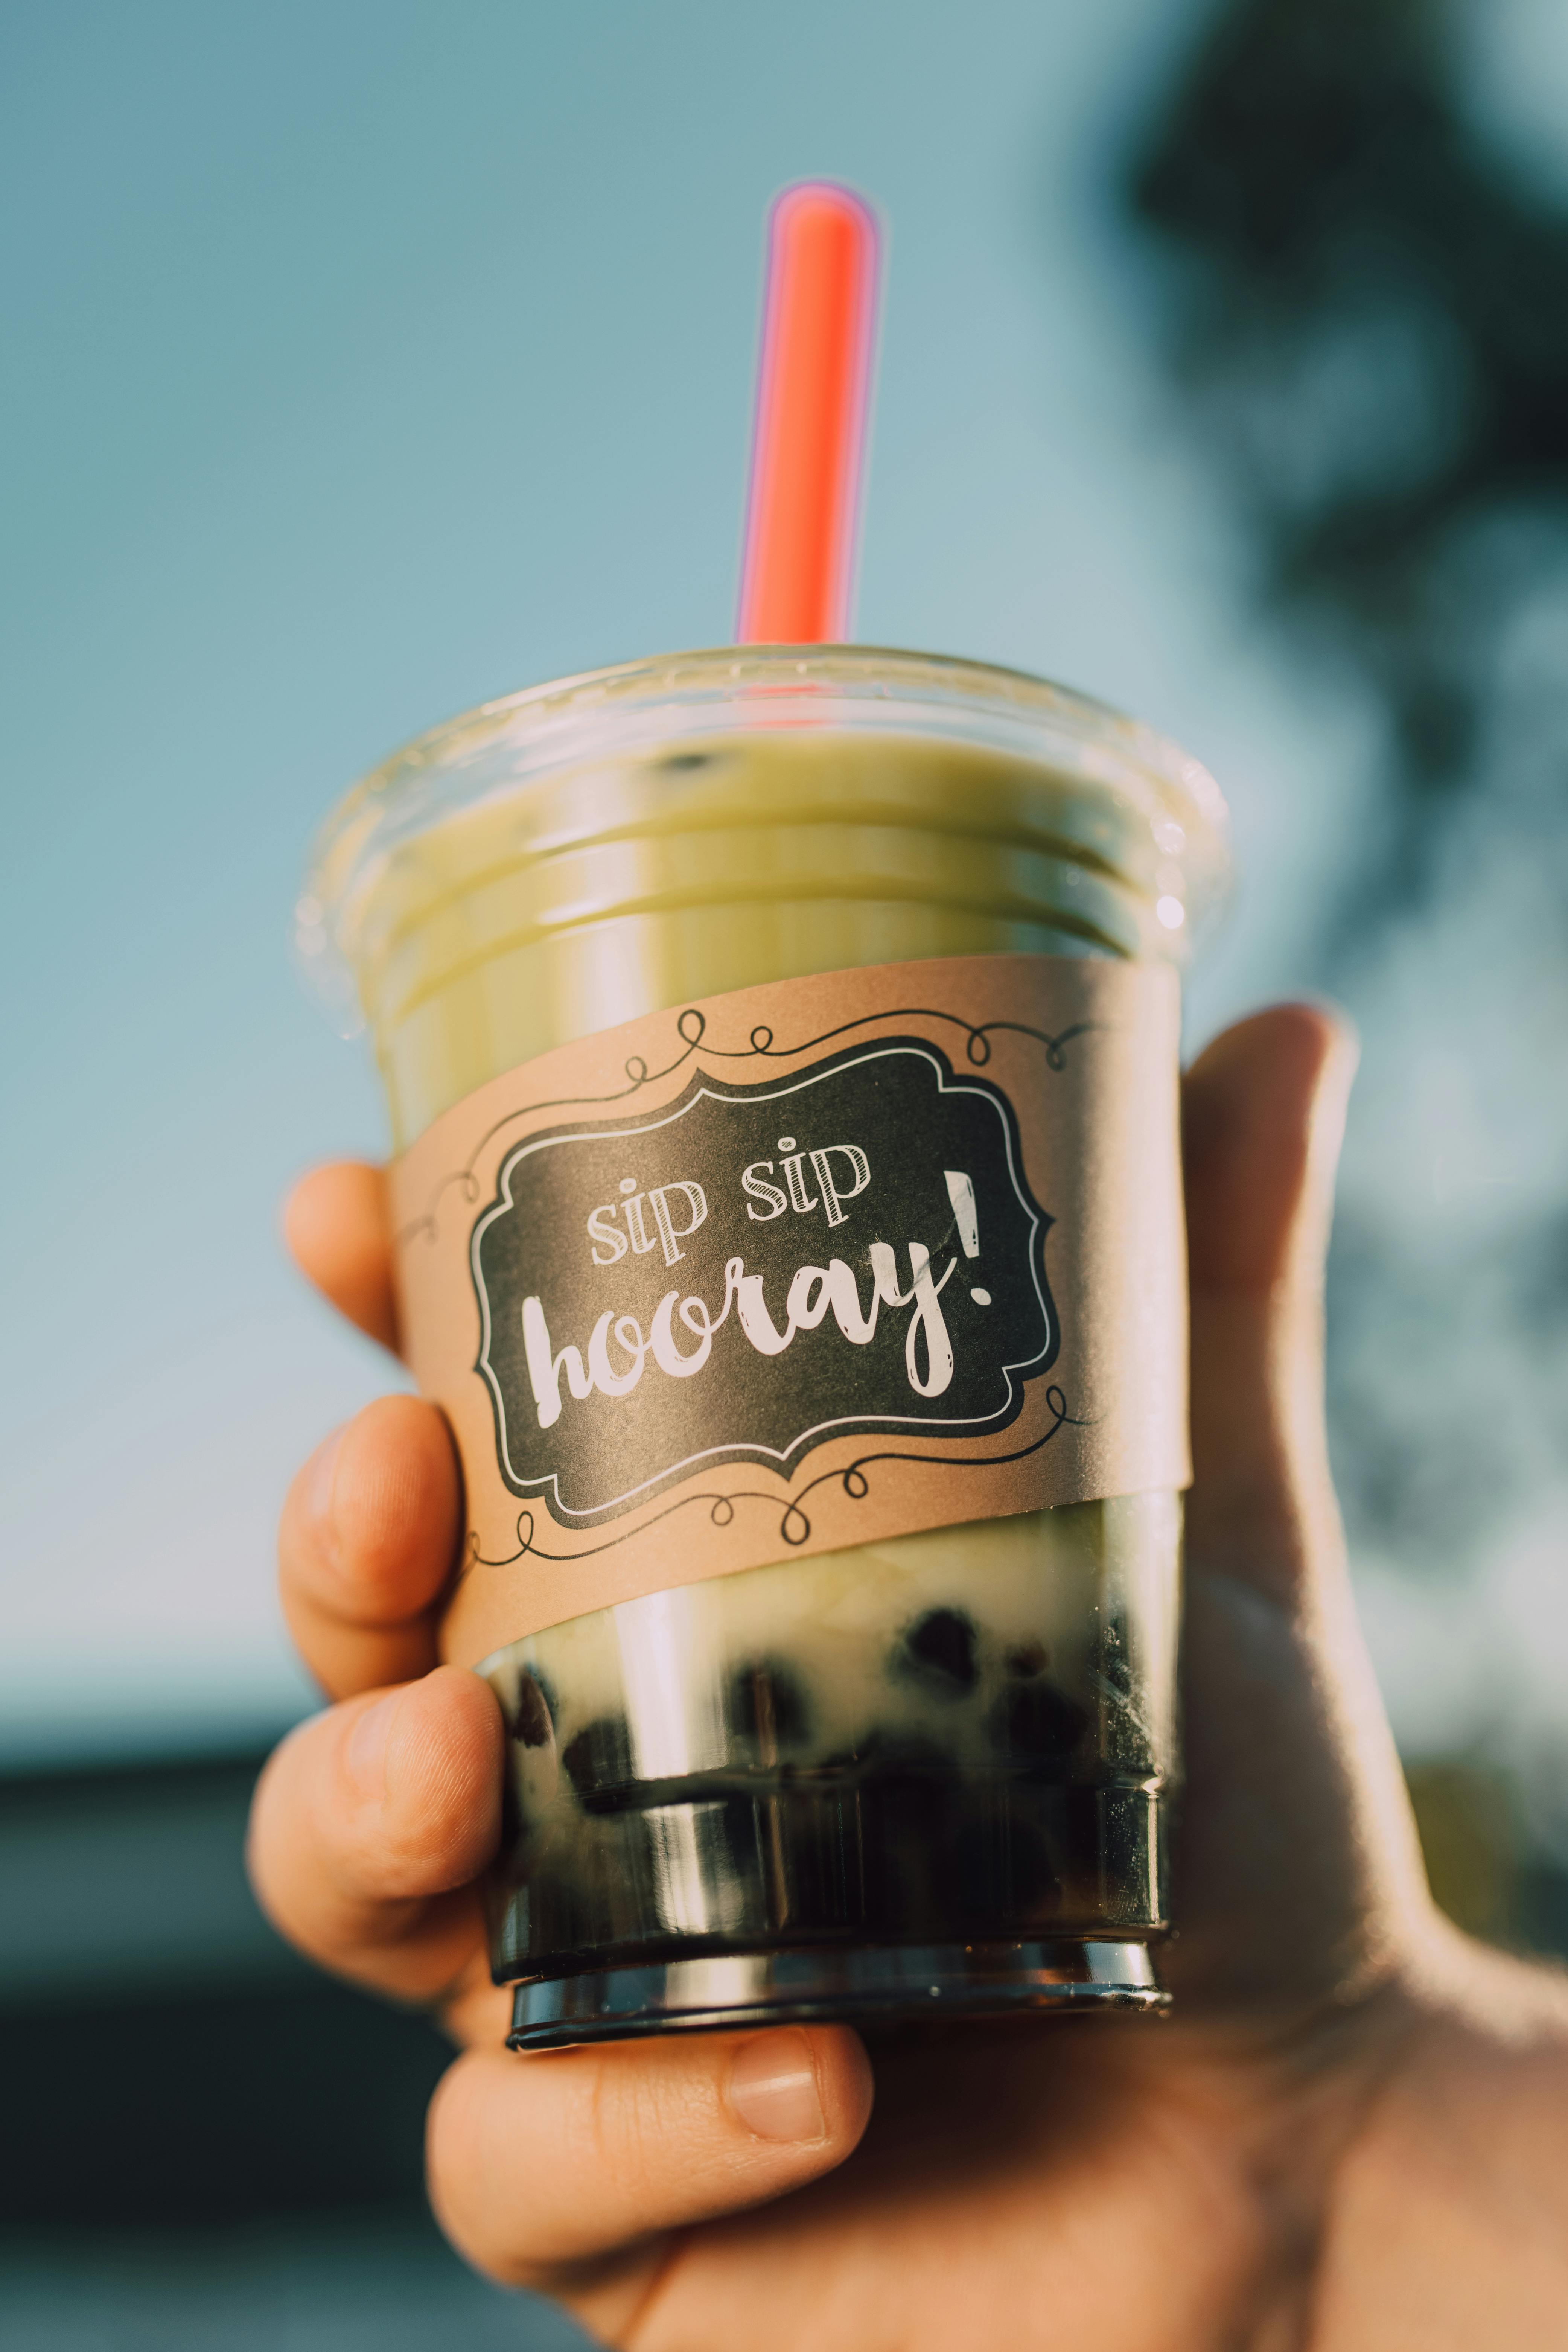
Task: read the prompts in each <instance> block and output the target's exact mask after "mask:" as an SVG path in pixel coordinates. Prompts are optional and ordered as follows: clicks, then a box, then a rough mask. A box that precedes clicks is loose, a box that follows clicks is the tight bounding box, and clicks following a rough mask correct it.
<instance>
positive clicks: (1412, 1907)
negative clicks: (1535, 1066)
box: [1170, 1005, 1429, 2011]
mask: <svg viewBox="0 0 1568 2352" xmlns="http://www.w3.org/2000/svg"><path fill="white" fill-rule="evenodd" d="M1355 1058H1356V1056H1355V1048H1354V1045H1353V1043H1352V1039H1351V1037H1350V1036H1349V1034H1348V1033H1347V1031H1346V1030H1345V1029H1344V1028H1343V1027H1342V1024H1340V1023H1338V1022H1337V1021H1335V1020H1334V1019H1333V1018H1332V1017H1331V1015H1330V1014H1328V1013H1322V1012H1319V1011H1317V1010H1315V1009H1313V1008H1312V1007H1311V1006H1309V1005H1284V1006H1280V1007H1279V1008H1277V1009H1276V1010H1274V1011H1272V1012H1268V1013H1258V1014H1257V1015H1256V1016H1255V1017H1254V1018H1253V1019H1251V1020H1249V1021H1244V1022H1241V1023H1239V1024H1237V1027H1236V1028H1234V1029H1230V1030H1227V1031H1226V1034H1224V1036H1222V1037H1219V1038H1217V1039H1216V1040H1215V1043H1214V1044H1213V1045H1211V1046H1210V1047H1209V1048H1208V1050H1207V1052H1206V1053H1205V1054H1204V1055H1202V1056H1201V1057H1200V1059H1199V1060H1198V1061H1197V1062H1196V1063H1195V1064H1194V1067H1193V1069H1192V1070H1191V1072H1190V1073H1189V1074H1188V1076H1187V1080H1186V1083H1185V1087H1184V1100H1183V1129H1184V1159H1185V1166H1186V1181H1187V1217H1188V1246H1189V1262H1190V1272H1191V1287H1192V1316H1193V1457H1194V1486H1193V1490H1192V1495H1191V1497H1190V1502H1189V1507H1188V1514H1187V1530H1188V1541H1187V1558H1188V1580H1187V1593H1188V1605H1187V1613H1186V1633H1185V1644H1184V1654H1185V1666H1184V1682H1185V1703H1184V1713H1185V1720H1186V1732H1187V1737H1186V1750H1187V1789H1186V1799H1185V1803H1184V1812H1183V1821H1182V1825H1181V1832H1180V1839H1179V1844H1180V1856H1179V1872H1178V1884H1177V1895H1176V1900H1177V1906H1178V1916H1179V1922H1180V1926H1181V1937H1180V1940H1179V1941H1178V1943H1177V1944H1176V1946H1175V1947H1174V1948H1173V1952H1172V1956H1171V1969H1170V1973H1171V1979H1172V1982H1173V1989H1177V1990H1179V1991H1180V1992H1181V1994H1182V1995H1183V1997H1184V1998H1186V1999H1191V1998H1194V1996H1195V1997H1196V2000H1197V2002H1198V2003H1199V2005H1204V2004H1207V2005H1208V2006H1209V2007H1210V2008H1211V2010H1212V2009H1214V2008H1215V2007H1216V2006H1217V2007H1218V2008H1220V2009H1225V2008H1229V2009H1232V2010H1233V2011H1234V2010H1236V2009H1237V2008H1240V2009H1251V2008H1253V2007H1254V2006H1255V2005H1258V2004H1262V2005H1263V2006H1264V2007H1266V2008H1269V2009H1275V2010H1278V2008H1279V2005H1280V2004H1281V2003H1283V2004H1284V2005H1285V2006H1286V2007H1287V2008H1297V2009H1298V2010H1299V2009H1300V2007H1302V2006H1305V2007H1307V2008H1309V2009H1310V2008H1313V2007H1315V2006H1316V2004H1317V2003H1319V2002H1320V2001H1322V2000H1325V1999H1326V2000H1330V2001H1331V2002H1336V2003H1337V2002H1340V2001H1342V2000H1346V1999H1347V1998H1348V1999H1355V1998H1358V1997H1359V1996H1360V1995H1361V1994H1363V1992H1364V1991H1365V1990H1367V1989H1368V1988H1369V1987H1370V1986H1371V1985H1373V1984H1374V1983H1376V1982H1378V1981H1380V1980H1382V1979H1384V1978H1386V1976H1387V1975H1388V1974H1389V1973H1390V1971H1391V1969H1397V1967H1398V1965H1399V1959H1400V1956H1401V1955H1402V1954H1407V1953H1408V1952H1409V1951H1410V1950H1411V1948H1412V1946H1413V1943H1414V1940H1415V1938H1416V1937H1418V1936H1419V1935H1420V1933H1421V1931H1422V1923H1423V1921H1424V1920H1425V1918H1426V1916H1427V1913H1428V1909H1429V1906H1428V1905H1427V1901H1426V1892H1425V1884H1424V1878H1423V1874H1422V1870H1421V1864H1420V1855H1419V1849H1418V1847H1417V1845H1416V1843H1415V1832H1414V1826H1413V1823H1412V1822H1411V1818H1410V1812H1409V1806H1408V1802H1407V1801H1406V1798H1405V1786H1404V1779H1403V1776H1402V1774H1401V1772H1400V1769H1399V1761H1398V1758H1397V1756H1396V1754H1395V1752H1394V1741H1393V1738H1392V1735H1391V1734H1390V1731H1389V1728H1388V1723H1387V1718H1386V1717H1385V1716H1384V1711H1383V1705H1382V1701H1381V1698H1380V1697H1379V1695H1378V1691H1377V1686H1376V1683H1375V1680H1374V1678H1373V1673H1372V1666H1371V1662H1370V1660H1369V1659H1368V1657H1367V1654H1366V1650H1365V1645H1364V1643H1363V1641H1362V1638H1361V1633H1360V1628H1359V1626H1358V1624H1357V1622H1356V1615H1355V1608H1354V1603H1353V1601H1352V1595H1351V1588H1350V1580H1349V1576H1348V1574H1347V1572H1346V1567H1345V1559H1344V1543H1343V1538H1342V1532H1341V1528H1340V1519H1339V1510H1338V1506H1337V1504H1336V1502H1335V1499H1334V1493H1333V1486H1332V1483H1331V1478H1330V1475H1329V1463H1328V1444H1327V1438H1326V1434H1325V1428H1324V1414H1323V1329H1322V1326H1323V1307H1322V1300H1323V1268H1324V1260H1325V1257H1326V1255H1327V1249H1328V1237H1329V1225H1330V1220H1331V1211H1332V1195H1333V1180H1334V1171H1335V1167H1336V1164H1337V1161H1338V1157H1339V1148H1340V1142H1341V1139H1342V1133H1343V1129H1344V1115H1345V1104H1346V1098H1347V1097H1348V1094H1349V1091H1350V1083H1351V1079H1352V1075H1353V1072H1354V1067H1355Z"/></svg>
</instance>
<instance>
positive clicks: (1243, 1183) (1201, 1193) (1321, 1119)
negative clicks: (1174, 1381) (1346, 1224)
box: [1182, 1004, 1357, 1601]
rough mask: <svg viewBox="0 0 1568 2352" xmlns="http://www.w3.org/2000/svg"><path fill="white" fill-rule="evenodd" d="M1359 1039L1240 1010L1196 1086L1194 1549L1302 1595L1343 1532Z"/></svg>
mask: <svg viewBox="0 0 1568 2352" xmlns="http://www.w3.org/2000/svg"><path fill="white" fill-rule="evenodd" d="M1356 1059H1357V1054H1356V1046H1355V1043H1354V1040H1353V1038H1352V1035H1351V1034H1350V1032H1349V1031H1348V1029H1347V1028H1346V1027H1345V1026H1344V1024H1342V1023H1341V1022H1340V1021H1338V1020H1336V1019H1335V1018H1333V1016H1332V1015H1331V1014H1330V1013H1325V1012H1321V1011H1319V1010H1318V1009H1317V1008H1316V1007H1314V1006H1311V1005H1307V1004H1286V1005H1279V1006H1276V1007H1275V1008H1274V1009H1273V1010H1272V1011H1270V1012H1268V1013H1256V1014H1254V1015H1253V1017H1252V1018H1251V1019H1250V1020H1248V1021H1242V1022H1238V1023H1237V1025H1236V1027H1235V1028H1233V1029H1227V1030H1226V1032H1225V1034H1224V1035H1223V1036H1220V1037H1217V1038H1216V1039H1215V1042H1214V1044H1213V1045H1210V1046H1209V1047H1208V1048H1207V1050H1206V1051H1205V1053H1204V1054H1202V1055H1200V1056H1199V1058H1198V1060H1197V1061H1196V1062H1195V1063H1194V1066H1193V1067H1192V1069H1191V1070H1190V1071H1189V1072H1188V1074H1187V1077H1186V1081H1185V1084H1184V1087H1183V1102H1182V1144H1183V1157H1184V1162H1185V1176H1186V1191H1187V1248H1188V1264H1189V1271H1190V1283H1191V1293H1192V1317H1193V1455H1194V1486H1193V1496H1192V1503H1191V1507H1190V1511H1189V1517H1188V1544H1189V1549H1190V1550H1191V1552H1192V1554H1193V1556H1194V1559H1202V1560H1203V1561H1204V1562H1205V1565H1206V1566H1208V1567H1210V1568H1213V1569H1215V1570H1220V1571H1221V1572H1224V1573H1234V1574H1238V1575H1243V1576H1245V1578H1246V1579H1247V1581H1248V1582H1249V1583H1252V1584H1255V1585H1261V1586H1263V1587H1264V1588H1265V1589H1267V1590H1268V1591H1271V1592H1272V1593H1273V1595H1274V1596H1275V1597H1276V1598H1278V1599H1279V1600H1282V1601H1289V1600H1291V1599H1292V1598H1293V1597H1294V1596H1295V1595H1296V1593H1297V1592H1298V1591H1299V1589H1300V1582H1301V1580H1302V1578H1303V1577H1304V1576H1307V1575H1309V1574H1310V1571H1311V1570H1312V1568H1313V1566H1314V1565H1316V1564H1317V1561H1318V1560H1319V1559H1321V1555H1322V1553H1323V1552H1324V1550H1325V1549H1337V1547H1338V1543H1339V1521H1338V1511H1337V1507H1336V1505H1335V1502H1334V1496H1333V1488H1332V1485H1331V1480H1330V1476H1329V1466H1328V1449H1327V1442H1326V1438H1325V1434H1324V1422H1323V1410H1322V1381H1323V1339H1322V1301H1323V1270H1324V1263H1325V1260H1326V1258H1327V1255H1328V1243H1329V1226H1330V1222H1331V1215H1332V1209H1333V1187H1334V1175H1335V1171H1336V1169H1337V1167H1338V1164H1339V1154H1340V1145H1341V1141H1342V1138H1343V1134H1344V1123H1345V1106H1346V1103H1347V1100H1348V1098H1349V1095H1350V1088H1351V1081H1352V1078H1353V1076H1354V1075H1355V1066H1356Z"/></svg>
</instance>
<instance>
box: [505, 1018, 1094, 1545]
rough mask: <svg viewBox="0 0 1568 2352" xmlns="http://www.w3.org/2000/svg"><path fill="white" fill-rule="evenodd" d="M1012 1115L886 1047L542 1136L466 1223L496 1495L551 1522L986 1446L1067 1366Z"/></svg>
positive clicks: (969, 1081) (1041, 1222) (893, 1042)
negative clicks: (877, 1442) (822, 1455)
mask: <svg viewBox="0 0 1568 2352" xmlns="http://www.w3.org/2000/svg"><path fill="white" fill-rule="evenodd" d="M1050 1223H1051V1220H1050V1218H1049V1217H1048V1216H1047V1213H1045V1211H1044V1210H1043V1209H1042V1208H1041V1207H1040V1205H1039V1204H1038V1202H1036V1201H1035V1199H1034V1198H1033V1196H1032V1195H1031V1193H1030V1192H1029V1189H1028V1186H1027V1184H1026V1181H1025V1177H1024V1171H1023V1159H1022V1153H1021V1150H1020V1148H1019V1142H1018V1136H1017V1129H1016V1120H1015V1118H1014V1114H1013V1109H1012V1106H1011V1104H1010V1103H1009V1101H1008V1099H1007V1097H1006V1096H1005V1095H1004V1094H1003V1093H1002V1092H1001V1091H1000V1090H999V1089H998V1088H997V1087H994V1086H991V1085H989V1084H987V1083H986V1082H985V1081H984V1079H979V1078H975V1077H973V1076H967V1075H963V1076H960V1075H955V1073H954V1071H953V1069H952V1065H951V1064H950V1063H949V1062H948V1061H947V1059H946V1057H945V1056H944V1055H943V1054H942V1051H941V1049H940V1048H939V1047H937V1046H935V1045H931V1044H928V1043H927V1042H925V1041H924V1040H923V1039H920V1038H902V1037H888V1038H882V1039H880V1040H879V1042H877V1043H876V1044H873V1045H863V1046H859V1047H856V1048H852V1049H850V1050H848V1051H846V1052H842V1053H838V1054H836V1055H832V1056H831V1057H830V1058H828V1059H826V1060H824V1061H821V1062H819V1063H816V1064H815V1065H813V1066H810V1067H808V1068H806V1069H804V1070H796V1071H795V1073H794V1074H793V1075H792V1076H788V1077H777V1078H775V1079H774V1080H773V1082H772V1083H764V1084H763V1085H759V1086H752V1087H739V1086H730V1085H726V1084H724V1083H722V1082H721V1081H719V1080H716V1079H714V1078H712V1077H703V1078H701V1079H700V1081H699V1082H697V1083H694V1084H693V1085H692V1086H691V1087H689V1089H688V1091H687V1092H686V1093H685V1094H683V1095H682V1096H681V1097H680V1098H679V1100H678V1101H677V1102H675V1103H673V1104H671V1105H668V1106H667V1107H666V1108H663V1109H661V1110H659V1111H657V1112H655V1113H651V1114H649V1115H647V1116H645V1117H644V1118H628V1117H625V1116H623V1117H622V1118H616V1119H610V1120H597V1121H594V1122H592V1123H589V1124H581V1125H574V1126H570V1127H562V1128H560V1129H549V1130H547V1131H545V1132H543V1133H539V1134H534V1135H532V1136H531V1137H530V1138H529V1139H528V1140H527V1141H526V1142H525V1143H523V1144H521V1145H520V1146H519V1147H518V1148H517V1149H516V1150H514V1151H512V1152H511V1153H510V1155H509V1156H508V1157H507V1158H506V1159H504V1160H503V1161H502V1162H501V1165H500V1174H499V1178H498V1180H497V1192H496V1197H495V1198H494V1200H493V1201H492V1202H491V1203H490V1205H489V1208H488V1209H487V1210H485V1211H484V1212H483V1213H481V1214H480V1216H479V1221H478V1223H476V1225H475V1227H474V1229H473V1235H472V1241H471V1244H470V1264H471V1267H472V1273H473V1280H474V1287H475V1291H476V1294H477V1297H478V1302H479V1319H480V1331H481V1344H480V1349H479V1363H478V1367H477V1369H478V1370H479V1372H480V1373H481V1374H482V1375H483V1377H484V1379H485V1381H486V1382H487V1383H488V1386H489V1394H490V1399H491V1403H492V1406H493V1408H494V1413H495V1433H496V1449H497V1455H498V1461H499V1465H500V1471H501V1475H502V1476H503V1477H504V1479H505V1481H506V1483H507V1485H508V1486H509V1487H510V1489H511V1491H512V1493H513V1494H514V1495H519V1496H537V1497H540V1498H541V1499H542V1501H543V1502H544V1504H545V1505H546V1507H547V1508H548V1510H549V1512H550V1514H551V1516H552V1518H554V1519H555V1520H556V1521H557V1522H558V1523H561V1524H564V1525H574V1526H578V1527H583V1526H588V1525H593V1524H595V1523H598V1522H601V1521H607V1520H609V1519H612V1518H615V1517H617V1516H619V1515H620V1514H621V1513H623V1512H626V1511H628V1510H631V1509H633V1508H634V1507H637V1505H639V1504H641V1503H643V1502H645V1501H646V1500H647V1498H648V1497H650V1496H653V1495H656V1494H658V1492H659V1491H660V1490H661V1489H662V1488H664V1487H666V1486H669V1485H670V1484H672V1483H673V1482H675V1481H678V1480H679V1479H682V1478H685V1477H687V1476H689V1475H691V1474H692V1473H693V1472H695V1471H698V1470H700V1469H701V1468H702V1467H703V1466H704V1465H712V1464H715V1463H718V1462H721V1461H724V1460H729V1461H752V1462H757V1463H762V1464H766V1465H770V1466H772V1467H773V1468H774V1469H776V1470H779V1471H781V1472H784V1473H786V1474H787V1472H788V1471H789V1470H790V1468H791V1467H792V1465H794V1464H795V1462H796V1461H798V1459H799V1458H800V1456H801V1455H802V1454H803V1453H804V1452H805V1450H806V1449H807V1448H808V1447H810V1446H813V1445H816V1444H820V1443H822V1442H823V1441H824V1440H826V1439H827V1438H829V1437H836V1436H844V1435H853V1434H856V1433H861V1432H871V1431H879V1432H893V1431H899V1430H903V1431H908V1430H919V1431H922V1432H926V1433H930V1434H931V1435H933V1436H937V1435H946V1436H949V1437H952V1438H961V1437H973V1436H980V1435H984V1434H985V1433H990V1432H993V1431H997V1430H1002V1429H1005V1428H1006V1427H1007V1426H1008V1424H1009V1423H1012V1422H1013V1421H1015V1420H1016V1418H1017V1415H1018V1413H1019V1412H1020V1411H1021V1410H1022V1407H1023V1402H1024V1391H1025V1384H1026V1381H1030V1380H1032V1379H1034V1378H1036V1377H1037V1376H1038V1375H1039V1374H1041V1373H1043V1372H1045V1371H1046V1370H1048V1368H1049V1367H1050V1365H1051V1364H1052V1363H1053V1362H1054V1361H1055V1359H1056V1356H1057V1353H1058V1329H1057V1321H1056V1313H1055V1309H1054V1307H1053V1306H1052V1302H1051V1296H1050V1291H1049V1288H1048V1286H1047V1278H1046V1264H1045V1255H1046V1237H1047V1232H1048V1230H1049V1227H1050Z"/></svg>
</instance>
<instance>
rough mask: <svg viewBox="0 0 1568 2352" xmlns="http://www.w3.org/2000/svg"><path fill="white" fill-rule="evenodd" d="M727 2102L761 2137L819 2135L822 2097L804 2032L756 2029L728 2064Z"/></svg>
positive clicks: (823, 2126) (822, 2127)
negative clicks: (762, 2031) (754, 2038)
mask: <svg viewBox="0 0 1568 2352" xmlns="http://www.w3.org/2000/svg"><path fill="white" fill-rule="evenodd" d="M729 2096H730V2105H731V2107H732V2108H733V2110H734V2112H735V2114H736V2115H737V2116H739V2117H740V2119H741V2121H742V2123H743V2124H744V2125H745V2126H746V2129H747V2130H748V2131H751V2132H754V2133H755V2134H756V2136H757V2137H758V2138H759V2139H772V2140H809V2139H821V2138H823V2137H825V2136H826V2130H827V2126H826V2123H825V2122H824V2121H823V2116H822V2099H821V2095H820V2094H819V2092H818V2091H817V2087H816V2067H815V2066H814V2065H813V2064H812V2062H811V2044H810V2042H808V2041H807V2040H806V2038H805V2034H804V2033H766V2034H759V2036H758V2037H757V2039H756V2041H755V2042H742V2046H741V2048H740V2049H739V2050H738V2051H737V2052H736V2053H735V2058H734V2063H732V2065H731V2068H730V2086H729Z"/></svg>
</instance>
